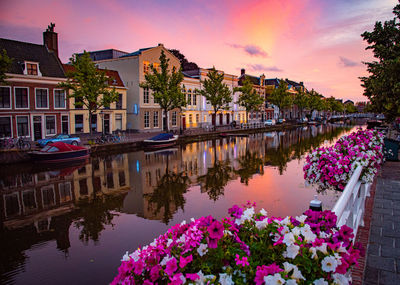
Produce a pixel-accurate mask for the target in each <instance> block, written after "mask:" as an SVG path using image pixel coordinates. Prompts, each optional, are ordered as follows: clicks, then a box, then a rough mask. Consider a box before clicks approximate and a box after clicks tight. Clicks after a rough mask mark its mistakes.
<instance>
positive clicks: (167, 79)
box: [140, 50, 186, 131]
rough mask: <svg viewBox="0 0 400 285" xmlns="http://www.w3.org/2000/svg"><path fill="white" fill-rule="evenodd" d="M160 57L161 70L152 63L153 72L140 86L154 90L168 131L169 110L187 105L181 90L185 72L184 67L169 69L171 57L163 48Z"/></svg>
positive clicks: (147, 75) (155, 98) (155, 99)
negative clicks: (183, 72) (168, 56)
mask: <svg viewBox="0 0 400 285" xmlns="http://www.w3.org/2000/svg"><path fill="white" fill-rule="evenodd" d="M159 59H160V68H161V70H160V71H158V70H157V69H156V68H155V67H154V66H153V65H151V66H150V67H151V71H152V73H148V74H146V75H145V82H143V83H140V87H142V88H149V89H150V90H151V91H152V92H153V97H154V102H155V103H157V104H159V105H160V107H161V109H163V111H164V117H163V118H164V130H165V131H168V123H167V113H168V111H171V110H173V109H176V108H178V109H181V108H182V107H183V106H186V100H185V94H183V93H182V90H181V82H182V81H183V74H182V69H181V68H179V70H176V67H175V66H174V67H172V70H171V71H170V70H169V58H167V57H166V55H165V53H164V51H163V50H161V55H160V58H159Z"/></svg>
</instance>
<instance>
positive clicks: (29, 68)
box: [26, 63, 38, 75]
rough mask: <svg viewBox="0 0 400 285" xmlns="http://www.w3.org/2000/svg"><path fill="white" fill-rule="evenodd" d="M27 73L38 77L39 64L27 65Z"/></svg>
mask: <svg viewBox="0 0 400 285" xmlns="http://www.w3.org/2000/svg"><path fill="white" fill-rule="evenodd" d="M26 72H27V74H28V75H38V64H37V63H27V64H26Z"/></svg>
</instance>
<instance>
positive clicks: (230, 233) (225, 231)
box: [224, 230, 233, 236]
mask: <svg viewBox="0 0 400 285" xmlns="http://www.w3.org/2000/svg"><path fill="white" fill-rule="evenodd" d="M224 235H228V236H233V234H232V232H231V231H228V230H224Z"/></svg>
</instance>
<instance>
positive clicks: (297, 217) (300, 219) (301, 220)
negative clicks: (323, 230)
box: [296, 215, 307, 224]
mask: <svg viewBox="0 0 400 285" xmlns="http://www.w3.org/2000/svg"><path fill="white" fill-rule="evenodd" d="M306 219H307V216H306V215H301V216H296V220H297V221H299V222H300V223H301V224H304V222H305V220H306Z"/></svg>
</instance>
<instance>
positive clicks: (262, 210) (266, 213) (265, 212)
mask: <svg viewBox="0 0 400 285" xmlns="http://www.w3.org/2000/svg"><path fill="white" fill-rule="evenodd" d="M260 214H261V215H263V216H265V217H266V216H268V212H267V211H265V210H264V208H262V209H261V210H260Z"/></svg>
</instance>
